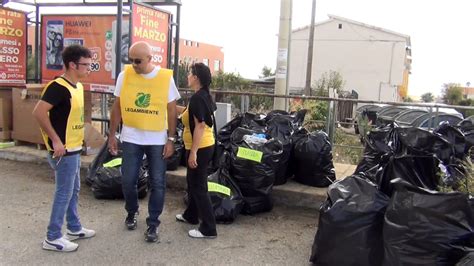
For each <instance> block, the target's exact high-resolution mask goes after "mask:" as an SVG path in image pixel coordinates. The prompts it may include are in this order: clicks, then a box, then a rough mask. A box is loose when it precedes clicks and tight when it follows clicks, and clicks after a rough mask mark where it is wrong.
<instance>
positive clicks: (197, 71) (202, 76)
mask: <svg viewBox="0 0 474 266" xmlns="http://www.w3.org/2000/svg"><path fill="white" fill-rule="evenodd" d="M191 74H193V75H195V76H196V77H197V78H198V79H199V83H201V86H202V87H201V90H204V91H206V92H207V95H208V100H209V104H210V106H211V108H212V109H213V110H216V109H217V106H216V104H215V103H214V101H213V100H212V96H211V93H210V91H209V86H211V83H212V75H211V70H210V69H209V67H208V66H206V65H205V64H203V63H194V64H192V65H191Z"/></svg>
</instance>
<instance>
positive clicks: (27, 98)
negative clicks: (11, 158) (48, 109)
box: [12, 84, 92, 144]
mask: <svg viewBox="0 0 474 266" xmlns="http://www.w3.org/2000/svg"><path fill="white" fill-rule="evenodd" d="M43 87H44V84H28V85H27V88H26V89H20V88H13V90H12V103H13V132H12V138H13V139H14V140H19V141H25V142H30V143H35V144H43V138H42V136H41V131H40V127H39V124H38V122H36V119H35V118H34V117H33V114H32V112H33V109H34V108H35V106H36V103H37V102H38V101H39V100H40V99H41V92H42V91H43ZM84 94H85V95H84V120H85V122H90V121H91V120H92V118H91V112H92V111H91V109H92V108H91V100H90V99H91V96H90V92H87V93H86V92H85V93H84Z"/></svg>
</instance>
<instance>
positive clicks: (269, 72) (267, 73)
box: [258, 66, 275, 78]
mask: <svg viewBox="0 0 474 266" xmlns="http://www.w3.org/2000/svg"><path fill="white" fill-rule="evenodd" d="M271 76H275V71H274V70H272V68H270V67H267V66H264V67H263V68H262V74H261V75H260V76H258V77H259V78H267V77H271Z"/></svg>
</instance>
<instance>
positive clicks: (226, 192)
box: [207, 168, 244, 224]
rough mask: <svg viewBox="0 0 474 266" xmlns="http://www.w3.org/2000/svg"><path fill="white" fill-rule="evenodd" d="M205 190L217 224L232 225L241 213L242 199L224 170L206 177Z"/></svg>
mask: <svg viewBox="0 0 474 266" xmlns="http://www.w3.org/2000/svg"><path fill="white" fill-rule="evenodd" d="M207 181H208V182H207V189H208V191H209V196H210V198H211V203H212V208H213V209H214V215H215V217H216V222H217V223H225V224H228V223H232V222H234V220H235V219H236V218H237V215H239V213H240V212H241V211H242V208H243V206H244V199H243V197H242V193H241V192H240V189H239V187H238V186H237V184H236V183H235V182H234V181H233V180H232V178H231V177H230V175H229V173H228V170H227V169H225V168H222V169H219V170H217V171H216V172H215V173H213V174H212V175H210V176H208V177H207Z"/></svg>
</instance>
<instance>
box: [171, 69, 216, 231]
mask: <svg viewBox="0 0 474 266" xmlns="http://www.w3.org/2000/svg"><path fill="white" fill-rule="evenodd" d="M210 84H211V71H210V70H209V68H208V67H207V66H206V65H204V64H202V63H196V64H193V65H192V66H191V69H190V72H189V75H188V85H189V87H190V88H192V89H194V91H195V93H194V94H193V96H192V97H191V99H190V101H189V105H188V107H187V108H184V107H178V113H182V114H183V115H182V119H183V124H184V132H183V140H184V146H185V149H186V161H187V172H186V181H187V185H188V197H189V203H188V206H187V208H186V210H185V211H184V213H183V214H178V215H176V220H177V221H179V222H185V223H190V224H198V223H199V220H201V224H200V225H199V228H198V229H193V230H190V231H189V233H188V234H189V236H190V237H193V238H215V237H216V236H217V231H216V220H215V217H214V210H213V208H212V204H211V200H210V198H209V194H208V192H207V168H208V165H209V162H210V161H211V159H212V156H213V154H214V145H215V139H214V134H213V112H214V111H215V110H216V109H217V108H216V105H215V103H214V102H213V100H212V97H211V95H210V93H209V85H210Z"/></svg>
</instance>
